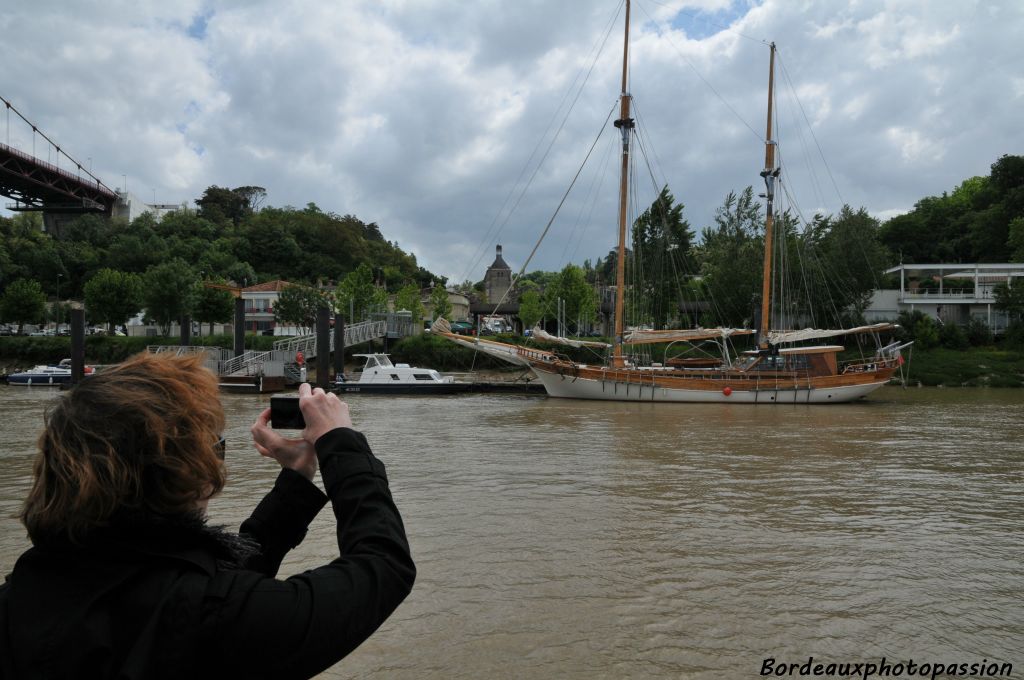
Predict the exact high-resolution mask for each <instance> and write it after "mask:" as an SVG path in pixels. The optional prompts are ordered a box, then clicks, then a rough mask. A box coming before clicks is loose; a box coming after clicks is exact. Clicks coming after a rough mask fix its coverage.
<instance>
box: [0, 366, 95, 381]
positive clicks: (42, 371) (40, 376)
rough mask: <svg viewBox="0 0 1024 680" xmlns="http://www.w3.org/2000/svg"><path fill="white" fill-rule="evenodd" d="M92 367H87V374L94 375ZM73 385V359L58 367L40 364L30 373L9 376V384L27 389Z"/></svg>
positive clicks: (24, 372) (23, 372)
mask: <svg viewBox="0 0 1024 680" xmlns="http://www.w3.org/2000/svg"><path fill="white" fill-rule="evenodd" d="M92 371H93V369H92V366H86V367H85V374H86V375H88V374H90V373H92ZM70 383H71V359H62V360H61V362H60V363H59V364H57V365H46V364H40V365H38V366H36V367H35V368H32V369H31V370H28V371H20V372H18V373H11V374H10V375H8V376H7V384H9V385H24V386H26V387H31V386H33V385H36V386H48V385H68V384H70Z"/></svg>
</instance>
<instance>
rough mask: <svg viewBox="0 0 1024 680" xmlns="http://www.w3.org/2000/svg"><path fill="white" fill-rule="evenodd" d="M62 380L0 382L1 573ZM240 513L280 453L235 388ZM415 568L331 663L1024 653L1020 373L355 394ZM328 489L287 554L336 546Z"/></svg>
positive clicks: (232, 481)
mask: <svg viewBox="0 0 1024 680" xmlns="http://www.w3.org/2000/svg"><path fill="white" fill-rule="evenodd" d="M58 394H59V393H58V392H56V391H54V390H51V389H46V388H43V389H39V388H13V387H6V386H0V413H2V414H3V438H2V444H0V572H2V573H4V574H6V573H7V572H9V571H10V569H11V567H12V566H13V564H14V561H15V559H16V558H17V556H18V554H20V553H21V552H22V551H23V550H24V549H25V548H26V547H27V546H28V542H27V540H26V537H25V532H24V529H23V528H22V527H21V526H20V525H19V524H18V523H17V521H16V520H15V519H13V517H12V516H13V515H14V514H15V513H16V512H17V509H18V505H19V503H20V500H21V498H22V497H23V496H24V493H25V491H26V489H27V487H28V485H29V482H30V474H31V458H32V455H33V450H34V442H35V438H36V436H37V434H38V431H39V428H40V426H41V423H42V413H43V409H44V407H45V405H46V403H47V402H48V401H49V400H51V399H53V398H55V397H56V396H57V395H58ZM223 401H224V405H225V409H226V411H227V413H228V424H229V427H228V432H227V439H228V455H227V462H228V466H229V483H228V487H227V488H226V489H225V491H224V493H223V494H222V495H221V496H220V497H218V498H217V499H215V500H214V501H213V502H212V503H211V505H210V515H211V519H212V521H214V522H216V523H224V524H230V525H235V526H237V524H238V523H239V522H240V521H241V520H242V519H244V517H245V516H246V514H247V512H248V511H249V510H250V509H251V508H252V507H253V505H254V504H255V503H256V502H257V501H258V499H259V498H260V497H261V495H262V493H263V492H264V491H265V490H266V489H268V488H269V487H270V484H271V483H272V480H273V478H274V477H275V475H276V466H275V465H274V464H273V463H272V462H270V461H268V460H265V459H263V458H261V457H260V456H259V455H258V454H257V453H255V451H254V450H253V449H252V447H251V445H250V443H249V438H248V425H249V423H250V422H251V421H252V419H253V418H254V417H255V416H256V414H257V413H258V412H259V410H260V409H261V408H262V406H263V405H264V404H265V403H266V401H267V399H266V397H254V396H234V395H225V396H224V398H223ZM348 401H349V403H350V405H351V408H352V414H353V419H354V421H355V423H356V426H357V428H359V429H362V430H363V431H364V432H365V433H366V434H367V436H368V437H369V440H370V442H371V445H372V446H373V448H374V450H375V452H376V453H377V455H378V456H379V457H380V458H381V459H382V460H384V461H385V463H386V464H387V466H388V473H389V475H390V477H391V485H392V490H393V492H394V495H395V498H396V502H397V504H398V506H399V508H400V510H401V511H402V514H403V516H404V518H405V522H406V528H407V530H408V533H409V537H410V541H411V544H412V549H413V553H414V557H415V559H416V562H417V565H418V567H419V577H418V580H417V583H416V586H415V588H414V590H413V593H412V595H411V596H410V597H409V599H408V600H406V602H405V603H404V604H403V605H402V606H401V607H400V608H399V609H398V611H397V612H396V613H395V615H394V616H393V617H392V618H391V619H390V620H389V621H388V622H386V623H385V624H384V626H383V627H382V628H381V629H380V630H379V631H378V632H377V634H376V635H374V636H373V637H372V638H371V639H370V640H369V641H367V642H366V643H365V644H363V646H362V647H360V648H359V649H358V650H356V652H354V653H353V654H352V655H350V656H349V657H348V658H347V659H345V660H344V661H342V662H341V663H340V664H338V665H337V666H335V667H334V668H332V669H331V670H330V671H328V672H327V673H325V674H324V675H323V676H322V677H327V678H381V679H383V678H388V679H390V678H410V679H412V678H416V679H420V678H444V679H458V678H465V679H470V678H472V679H478V678H580V679H582V678H588V679H589V678H753V677H759V676H758V674H759V672H760V671H761V669H762V664H763V661H764V659H766V658H769V657H772V658H775V659H776V660H778V661H783V662H798V663H803V662H805V661H806V660H807V658H808V657H809V656H813V657H814V658H815V662H817V661H818V660H821V661H822V662H824V663H827V662H829V661H834V662H838V663H843V662H850V663H861V662H876V663H877V662H878V661H879V659H880V658H881V657H886V658H887V660H888V662H889V663H893V662H894V661H895V660H902V661H903V662H906V660H908V659H913V660H915V662H916V663H936V662H941V663H968V664H969V663H974V662H981V661H982V660H983V659H987V660H988V661H990V662H991V661H993V660H996V661H999V662H1007V663H1013V664H1014V666H1015V670H1017V671H1018V673H1019V672H1021V670H1024V564H1022V559H1021V558H1022V556H1024V494H1022V488H1021V484H1022V481H1024V435H1022V431H1021V430H1022V427H1021V425H1022V416H1024V391H1010V390H983V389H946V390H943V389H909V390H901V389H898V388H885V389H883V390H881V391H879V392H877V393H875V394H874V395H872V397H871V398H870V400H869V401H865V402H861V403H855V404H849V405H829V406H817V407H815V406H806V405H805V406H792V405H791V406H739V405H726V404H706V405H673V404H617V403H606V402H581V401H568V400H555V399H546V398H543V397H523V396H506V395H486V394H474V395H463V396H454V397H397V398H396V397H373V396H358V395H357V396H352V397H350V398H349V399H348ZM331 519H332V517H331V513H330V512H327V511H325V512H323V513H321V516H320V517H318V519H317V521H316V522H315V523H314V525H313V527H311V529H310V532H309V535H308V537H307V539H306V541H305V543H304V544H303V545H301V546H300V547H299V548H298V549H297V550H296V551H294V552H293V553H292V554H291V555H290V556H289V558H288V559H287V561H286V562H285V565H284V567H283V569H282V574H283V575H287V574H290V573H295V572H297V571H301V570H302V569H305V568H310V567H313V566H317V565H319V564H321V563H324V562H327V561H329V560H330V559H331V558H332V557H333V556H334V554H335V552H334V551H335V550H336V546H335V543H334V536H333V529H332V526H331V524H330V520H331Z"/></svg>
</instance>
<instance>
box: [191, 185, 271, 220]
mask: <svg viewBox="0 0 1024 680" xmlns="http://www.w3.org/2000/svg"><path fill="white" fill-rule="evenodd" d="M241 189H260V187H239V189H227V188H225V187H219V186H217V185H213V186H210V187H207V189H206V191H204V192H203V195H202V198H197V199H196V205H197V206H199V215H200V216H201V217H204V218H206V219H208V220H210V221H211V222H231V223H233V224H236V225H237V224H239V223H240V222H241V221H242V220H243V219H245V218H246V217H248V216H249V215H251V214H252V213H253V208H252V200H253V198H254V196H253V195H252V194H250V193H240V190H241ZM260 190H261V191H262V189H260ZM264 194H265V192H264Z"/></svg>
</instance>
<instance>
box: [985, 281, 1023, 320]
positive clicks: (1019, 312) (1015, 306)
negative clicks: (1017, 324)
mask: <svg viewBox="0 0 1024 680" xmlns="http://www.w3.org/2000/svg"><path fill="white" fill-rule="evenodd" d="M992 296H993V297H994V298H995V307H996V309H998V310H1000V311H1003V312H1006V315H1007V316H1008V317H1009V318H1010V321H1011V322H1012V321H1020V320H1024V284H1021V283H1018V284H1017V285H1014V286H1010V285H1007V284H1006V283H999V284H996V285H995V286H993V288H992Z"/></svg>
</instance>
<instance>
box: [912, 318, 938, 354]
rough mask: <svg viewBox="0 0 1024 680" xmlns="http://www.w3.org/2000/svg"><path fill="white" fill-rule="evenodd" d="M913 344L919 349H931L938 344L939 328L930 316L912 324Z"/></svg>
mask: <svg viewBox="0 0 1024 680" xmlns="http://www.w3.org/2000/svg"><path fill="white" fill-rule="evenodd" d="M914 344H915V345H916V346H917V347H918V348H920V349H931V348H932V347H936V346H938V344H939V329H938V327H937V326H936V325H935V322H934V321H933V320H932V318H931V317H930V316H924V317H923V318H922V319H920V320H918V321H917V323H915V324H914Z"/></svg>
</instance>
